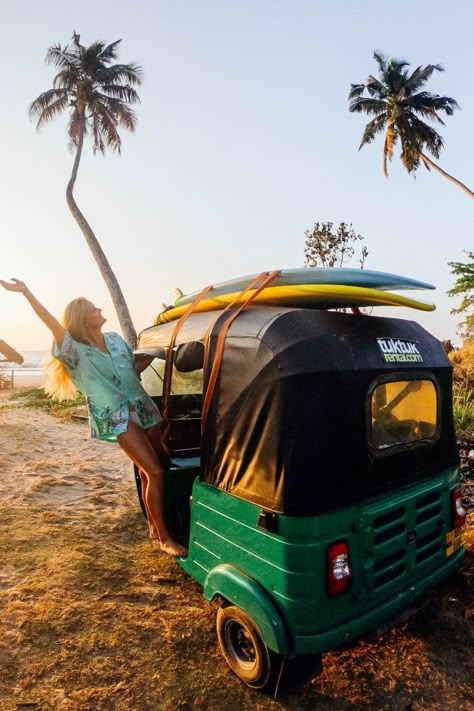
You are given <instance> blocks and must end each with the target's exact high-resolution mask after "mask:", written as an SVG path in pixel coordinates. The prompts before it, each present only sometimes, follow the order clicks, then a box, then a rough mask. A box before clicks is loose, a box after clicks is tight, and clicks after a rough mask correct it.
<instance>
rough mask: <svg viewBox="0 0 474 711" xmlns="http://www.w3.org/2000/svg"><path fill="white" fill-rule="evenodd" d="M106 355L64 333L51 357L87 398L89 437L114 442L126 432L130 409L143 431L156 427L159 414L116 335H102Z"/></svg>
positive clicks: (126, 350)
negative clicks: (57, 361) (62, 366)
mask: <svg viewBox="0 0 474 711" xmlns="http://www.w3.org/2000/svg"><path fill="white" fill-rule="evenodd" d="M104 339H105V345H106V347H107V350H108V354H107V353H104V352H103V351H101V350H100V349H99V348H96V347H95V346H92V345H88V344H86V343H79V341H76V340H74V338H72V336H71V334H70V333H69V331H66V333H65V336H64V340H63V342H62V345H61V348H59V347H58V345H57V343H53V348H52V350H51V355H52V356H53V357H54V358H57V359H58V360H60V361H62V362H63V363H64V365H65V366H66V368H67V370H68V373H69V375H70V377H71V379H72V381H73V383H74V385H75V386H76V388H77V389H78V390H79V392H81V393H83V394H84V395H85V396H86V399H87V408H88V410H89V421H90V427H91V437H96V438H98V439H102V440H106V441H108V442H116V441H117V435H119V434H122V433H123V432H126V431H127V428H128V423H129V421H130V406H132V407H133V408H134V410H135V416H136V420H137V421H138V423H139V424H140V426H141V427H142V428H143V429H148V428H149V427H152V426H153V425H156V424H158V422H160V420H161V415H160V411H159V410H158V407H157V406H156V405H155V403H154V402H153V400H152V399H151V397H150V396H149V395H148V394H147V393H146V392H145V390H144V388H143V386H142V384H141V382H140V380H139V378H138V376H137V374H136V372H135V370H134V356H133V353H132V351H131V350H130V348H129V346H128V344H127V343H126V342H125V341H124V340H123V338H122V337H121V336H119V335H118V333H104Z"/></svg>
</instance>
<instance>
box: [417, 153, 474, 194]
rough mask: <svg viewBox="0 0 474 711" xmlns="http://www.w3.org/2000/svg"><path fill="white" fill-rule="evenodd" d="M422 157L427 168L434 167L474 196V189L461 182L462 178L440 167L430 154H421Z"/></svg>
mask: <svg viewBox="0 0 474 711" xmlns="http://www.w3.org/2000/svg"><path fill="white" fill-rule="evenodd" d="M420 158H421V160H422V161H423V163H424V166H425V168H428V170H429V169H430V168H434V169H435V170H436V171H437V172H438V173H439V174H440V175H442V176H443V177H444V178H447V179H448V180H450V181H451V182H452V183H454V184H455V185H457V186H458V187H459V188H461V190H464V192H465V193H467V194H468V195H469V197H471V198H474V192H472V190H469V188H468V187H467V186H466V185H464V183H461V181H460V180H458V179H457V178H454V177H453V176H452V175H450V174H449V173H447V172H446V171H445V170H443V169H442V168H440V167H439V165H436V163H433V161H432V160H431V159H430V158H428V156H426V155H425V154H424V153H421V154H420Z"/></svg>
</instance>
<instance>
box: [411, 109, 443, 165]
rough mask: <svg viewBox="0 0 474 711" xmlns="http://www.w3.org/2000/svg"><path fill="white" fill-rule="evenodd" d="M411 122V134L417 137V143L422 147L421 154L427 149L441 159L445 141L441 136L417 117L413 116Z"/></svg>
mask: <svg viewBox="0 0 474 711" xmlns="http://www.w3.org/2000/svg"><path fill="white" fill-rule="evenodd" d="M409 121H410V129H411V134H412V136H416V141H417V142H418V143H419V145H420V152H421V151H422V150H423V149H425V148H426V149H427V150H428V151H429V152H430V153H431V155H433V156H434V157H435V158H439V156H440V152H441V149H442V148H444V141H443V138H442V137H441V136H440V134H439V133H438V132H437V131H435V129H434V128H433V127H432V126H428V124H427V123H425V122H424V121H421V119H419V118H418V117H417V116H414V115H411V116H410V119H409Z"/></svg>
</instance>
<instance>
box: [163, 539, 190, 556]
mask: <svg viewBox="0 0 474 711" xmlns="http://www.w3.org/2000/svg"><path fill="white" fill-rule="evenodd" d="M160 548H161V550H162V551H163V553H166V554H167V555H172V556H174V557H175V558H176V557H177V558H186V556H187V555H188V549H187V548H186V547H185V546H182V545H181V543H176V541H173V539H172V538H168V539H166V540H165V541H160Z"/></svg>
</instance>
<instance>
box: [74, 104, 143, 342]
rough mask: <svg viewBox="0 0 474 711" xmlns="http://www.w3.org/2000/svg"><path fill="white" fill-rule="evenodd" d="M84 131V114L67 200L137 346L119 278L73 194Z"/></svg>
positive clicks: (128, 337)
mask: <svg viewBox="0 0 474 711" xmlns="http://www.w3.org/2000/svg"><path fill="white" fill-rule="evenodd" d="M84 133H85V117H84V115H83V116H82V118H81V130H80V134H79V141H78V144H77V149H76V156H75V158H74V164H73V167H72V173H71V177H70V179H69V183H68V186H67V189H66V201H67V204H68V207H69V209H70V210H71V213H72V215H73V217H74V219H75V220H76V222H77V224H78V225H79V228H80V230H81V232H82V234H83V235H84V237H85V240H86V242H87V244H88V246H89V249H90V250H91V252H92V255H93V257H94V259H95V261H96V262H97V265H98V267H99V269H100V273H101V274H102V277H103V279H104V281H105V283H106V285H107V288H108V290H109V292H110V296H111V297H112V301H113V304H114V306H115V310H116V312H117V316H118V319H119V323H120V327H121V329H122V333H123V336H124V338H125V340H126V341H127V343H128V345H129V346H130V348H135V346H136V343H137V332H136V331H135V328H134V325H133V322H132V319H131V316H130V312H129V310H128V307H127V304H126V302H125V298H124V296H123V293H122V289H121V288H120V285H119V283H118V281H117V278H116V276H115V274H114V273H113V271H112V268H111V266H110V264H109V262H108V259H107V257H106V256H105V254H104V251H103V249H102V247H101V246H100V244H99V242H98V240H97V238H96V236H95V234H94V232H93V231H92V229H91V226H90V225H89V223H88V222H87V220H86V218H85V217H84V215H83V214H82V212H81V211H80V209H79V208H78V206H77V203H76V201H75V200H74V196H73V188H74V184H75V182H76V178H77V171H78V168H79V163H80V160H81V154H82V146H83V144H84Z"/></svg>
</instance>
